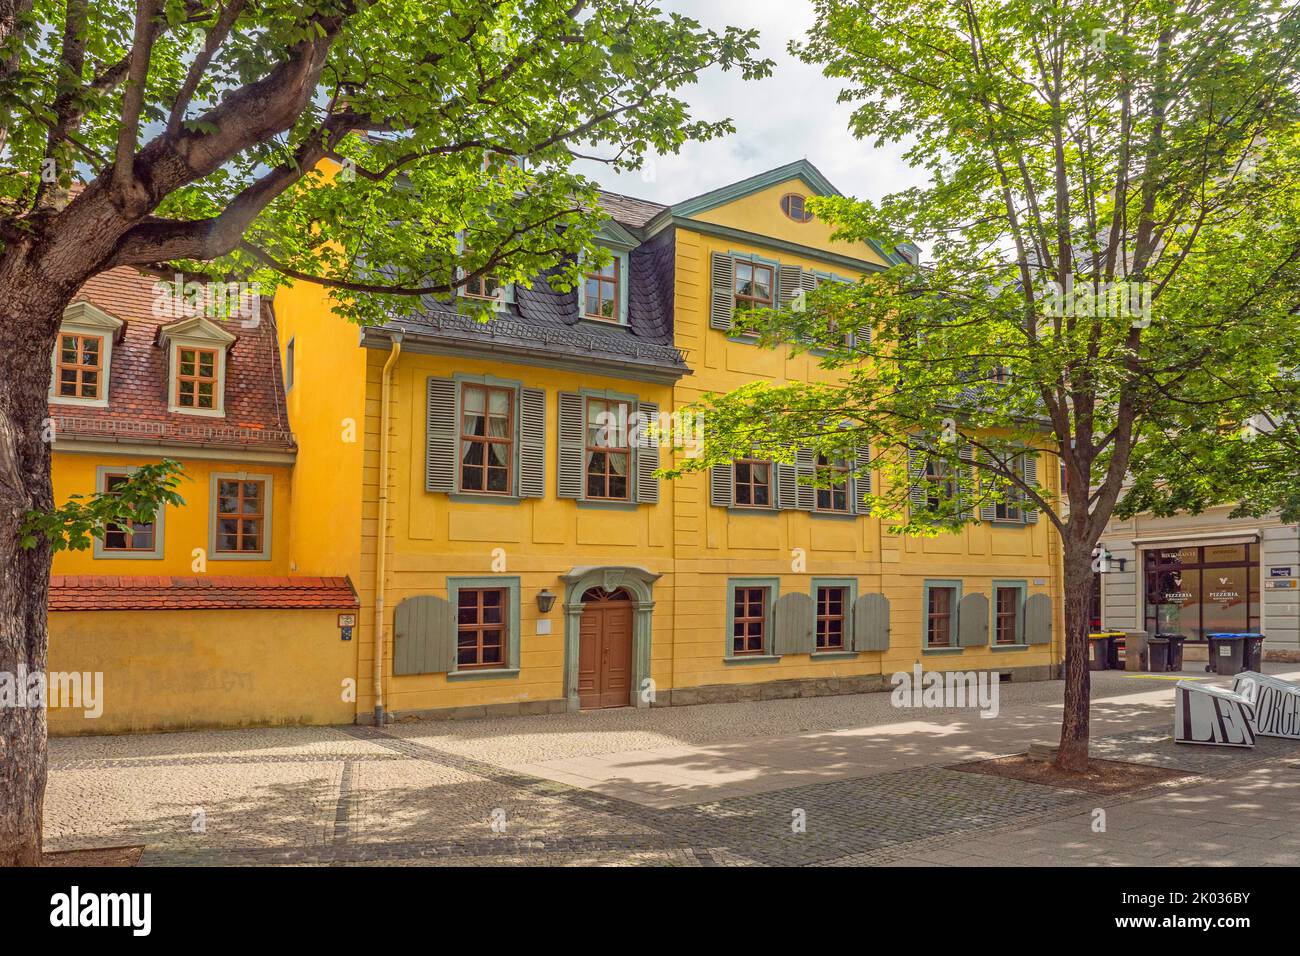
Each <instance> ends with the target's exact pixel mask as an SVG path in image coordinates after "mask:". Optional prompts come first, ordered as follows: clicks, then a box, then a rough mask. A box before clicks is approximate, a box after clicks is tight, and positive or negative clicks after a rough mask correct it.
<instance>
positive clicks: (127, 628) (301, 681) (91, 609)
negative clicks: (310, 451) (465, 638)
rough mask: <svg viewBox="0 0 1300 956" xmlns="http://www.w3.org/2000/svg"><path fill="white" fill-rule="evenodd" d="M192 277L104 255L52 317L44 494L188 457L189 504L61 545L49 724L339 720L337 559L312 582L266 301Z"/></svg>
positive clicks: (347, 595)
mask: <svg viewBox="0 0 1300 956" xmlns="http://www.w3.org/2000/svg"><path fill="white" fill-rule="evenodd" d="M184 292H185V289H184V284H183V283H182V287H181V288H180V289H177V288H176V285H175V283H174V282H164V283H160V282H159V281H158V280H157V279H156V278H154V277H150V276H146V275H143V274H141V273H139V272H136V271H134V270H132V269H125V268H122V269H114V270H111V271H110V272H107V273H105V274H103V275H100V276H97V277H95V278H94V279H92V280H91V281H90V282H88V283H87V284H86V285H85V286H84V287H83V288H82V289H81V290H80V291H79V293H78V295H77V297H76V299H75V301H74V302H73V304H72V305H70V306H69V307H68V309H67V310H66V311H65V313H64V317H63V322H62V327H61V329H60V334H59V339H58V344H57V346H56V350H55V355H54V373H53V376H52V381H51V384H50V400H49V401H50V418H49V425H50V428H49V431H50V434H51V437H52V438H53V439H54V444H53V452H54V453H53V459H52V470H53V478H54V492H55V499H56V500H58V501H62V500H66V499H67V498H68V497H69V496H71V495H74V494H80V495H89V494H92V493H94V492H107V491H111V490H112V488H113V485H114V483H115V482H118V481H121V480H122V479H123V478H125V477H126V476H127V475H129V474H130V473H131V470H132V469H133V468H135V467H137V466H139V465H141V464H145V463H150V462H157V461H159V460H160V459H162V458H165V457H166V458H173V459H176V460H178V461H179V462H180V463H181V465H182V466H183V468H184V477H183V480H182V482H181V485H180V487H179V488H178V492H179V494H180V495H181V497H182V498H183V499H184V501H185V504H184V505H183V506H178V507H172V506H168V507H165V508H163V509H162V511H161V512H160V513H159V514H157V515H155V516H154V520H153V521H151V522H148V523H145V522H136V523H132V524H130V525H128V526H124V527H119V526H111V527H110V528H108V529H107V531H106V533H105V534H104V535H103V537H102V538H101V539H97V540H96V541H95V542H94V544H93V547H92V548H90V549H88V550H86V551H60V552H58V553H57V554H56V555H55V560H54V567H53V574H52V579H51V582H50V583H51V587H50V615H49V625H50V643H49V672H50V675H51V676H50V680H49V686H48V689H47V696H48V703H49V706H50V711H49V713H50V729H51V732H53V733H56V734H62V733H119V732H123V731H132V730H156V729H166V728H182V727H196V726H230V725H240V724H264V723H282V722H294V723H334V722H343V721H348V720H350V719H351V717H352V713H353V711H354V709H355V695H354V692H355V673H356V650H355V644H354V643H352V642H351V641H350V640H343V639H342V638H343V637H344V632H343V631H341V629H340V627H339V616H340V614H341V613H342V614H345V615H351V616H353V617H355V614H356V606H357V600H356V594H355V592H354V591H353V588H352V586H351V583H350V581H349V580H348V578H347V569H346V568H345V567H343V566H342V564H340V563H337V562H330V563H329V564H328V569H330V570H328V573H329V576H328V577H320V576H319V575H321V574H322V573H323V572H324V571H326V569H327V564H326V563H325V562H324V561H323V560H322V561H318V560H303V559H302V558H301V556H300V554H298V553H296V552H295V551H294V550H293V548H292V547H291V541H292V538H293V535H292V530H293V525H294V521H295V517H294V514H295V511H294V505H293V502H292V498H291V492H292V491H293V484H294V468H295V462H296V460H297V455H298V448H297V444H296V442H295V440H294V436H293V434H292V432H291V431H290V428H289V419H288V414H287V411H286V409H285V398H284V390H283V388H282V387H281V380H280V367H279V356H278V351H277V348H276V336H275V327H274V321H273V316H272V313H271V310H270V309H269V308H262V307H261V306H260V305H258V306H255V305H254V303H253V302H252V301H248V302H246V303H245V305H246V306H248V308H247V309H246V313H245V314H243V315H239V314H236V315H233V316H231V315H212V314H203V313H204V310H203V309H200V308H191V306H197V305H198V300H197V299H196V298H191V299H190V300H186V299H185V298H184ZM309 500H310V497H309ZM335 568H337V569H338V570H332V569H335ZM56 675H57V678H56Z"/></svg>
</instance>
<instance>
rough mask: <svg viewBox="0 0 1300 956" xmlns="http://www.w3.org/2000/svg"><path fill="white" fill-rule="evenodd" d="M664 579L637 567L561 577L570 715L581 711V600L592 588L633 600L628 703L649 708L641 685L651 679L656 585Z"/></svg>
mask: <svg viewBox="0 0 1300 956" xmlns="http://www.w3.org/2000/svg"><path fill="white" fill-rule="evenodd" d="M660 577H662V575H659V574H656V573H654V572H653V571H647V570H646V569H645V568H641V567H637V566H635V565H599V566H588V567H575V568H573V569H572V570H571V571H569V573H568V574H561V575H560V580H561V581H563V582H564V585H565V587H564V696H565V699H566V700H567V701H568V709H569V710H570V711H577V710H580V709H581V708H580V706H579V703H578V647H579V641H580V640H581V631H582V611H583V608H585V607H586V605H585V604H583V601H582V596H583V595H584V594H586V593H587V591H588V590H590V589H591V588H600V589H601V590H602V591H605V592H606V593H612V592H614V591H617V590H618V589H619V588H623V589H624V590H625V591H627V592H628V594H629V595H631V597H632V687H631V690H630V697H631V699H630V700H629V701H628V703H629V704H630V705H631V706H633V707H649V706H650V701H649V700H647V699H645V698H643V696H642V694H641V686H642V684H643V683H644V682H645V681H646V680H648V679H649V677H650V643H651V635H652V631H653V626H652V623H653V612H654V606H655V602H654V591H653V588H654V583H655V582H656V581H658V580H659V578H660Z"/></svg>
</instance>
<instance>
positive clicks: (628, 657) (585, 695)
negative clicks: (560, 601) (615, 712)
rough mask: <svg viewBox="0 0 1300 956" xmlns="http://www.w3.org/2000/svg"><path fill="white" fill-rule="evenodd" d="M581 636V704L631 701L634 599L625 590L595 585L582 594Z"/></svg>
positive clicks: (592, 706) (590, 706)
mask: <svg viewBox="0 0 1300 956" xmlns="http://www.w3.org/2000/svg"><path fill="white" fill-rule="evenodd" d="M583 603H584V605H585V607H584V608H583V610H582V622H581V626H580V628H579V637H578V706H579V707H581V708H582V709H583V710H596V709H598V708H603V707H628V706H630V705H631V702H632V601H631V599H630V598H629V597H628V595H627V592H626V591H615V592H614V593H613V594H606V593H605V592H604V591H600V590H596V589H592V590H591V591H588V592H587V594H586V595H584V597H583Z"/></svg>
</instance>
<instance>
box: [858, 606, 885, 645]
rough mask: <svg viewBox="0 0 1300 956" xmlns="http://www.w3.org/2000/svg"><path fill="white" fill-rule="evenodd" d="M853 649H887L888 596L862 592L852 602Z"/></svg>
mask: <svg viewBox="0 0 1300 956" xmlns="http://www.w3.org/2000/svg"><path fill="white" fill-rule="evenodd" d="M853 649H854V650H855V651H887V650H889V598H887V597H885V596H884V595H883V594H863V595H862V596H861V597H859V598H858V599H857V600H856V601H854V602H853Z"/></svg>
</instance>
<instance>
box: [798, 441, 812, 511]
mask: <svg viewBox="0 0 1300 956" xmlns="http://www.w3.org/2000/svg"><path fill="white" fill-rule="evenodd" d="M794 463H795V469H796V471H797V472H798V476H799V477H800V478H803V477H808V478H811V477H812V476H813V475H814V474H816V472H817V459H816V457H815V456H814V455H813V451H812V449H811V448H800V449H799V450H798V451H797V452H795V453H794ZM795 494H796V496H797V501H798V503H797V504H796V505H795V507H797V508H798V509H799V510H800V511H815V510H816V508H817V489H816V488H814V487H813V486H812V485H805V484H798V485H797V486H796V490H795Z"/></svg>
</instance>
